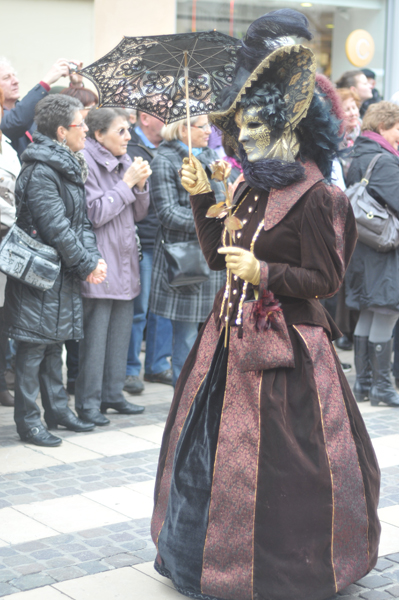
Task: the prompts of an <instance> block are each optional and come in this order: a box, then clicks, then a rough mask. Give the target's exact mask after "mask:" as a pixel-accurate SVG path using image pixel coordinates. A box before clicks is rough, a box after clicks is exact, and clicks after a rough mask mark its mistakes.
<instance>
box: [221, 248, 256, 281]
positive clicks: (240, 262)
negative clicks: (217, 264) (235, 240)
mask: <svg viewBox="0 0 399 600" xmlns="http://www.w3.org/2000/svg"><path fill="white" fill-rule="evenodd" d="M218 252H219V254H225V255H226V267H227V268H228V269H230V271H231V272H232V273H234V275H238V277H240V278H241V279H244V280H245V281H248V282H249V283H252V284H253V285H259V281H260V264H259V261H258V260H257V259H256V258H255V256H254V255H253V254H252V252H249V250H244V248H237V247H236V246H227V248H219V250H218Z"/></svg>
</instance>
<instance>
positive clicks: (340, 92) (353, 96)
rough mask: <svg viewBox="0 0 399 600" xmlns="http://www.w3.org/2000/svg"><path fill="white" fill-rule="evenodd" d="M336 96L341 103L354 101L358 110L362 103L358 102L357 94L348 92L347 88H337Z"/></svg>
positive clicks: (353, 91) (351, 91)
mask: <svg viewBox="0 0 399 600" xmlns="http://www.w3.org/2000/svg"><path fill="white" fill-rule="evenodd" d="M337 94H338V96H339V97H340V98H341V102H345V100H349V98H350V99H351V100H354V101H355V102H356V105H357V107H358V108H360V106H361V104H362V102H361V100H360V96H359V94H358V93H357V92H356V91H355V90H350V89H349V88H337Z"/></svg>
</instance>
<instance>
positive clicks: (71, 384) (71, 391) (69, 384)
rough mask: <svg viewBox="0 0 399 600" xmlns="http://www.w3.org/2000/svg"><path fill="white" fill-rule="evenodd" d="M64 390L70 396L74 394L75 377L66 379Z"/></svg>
mask: <svg viewBox="0 0 399 600" xmlns="http://www.w3.org/2000/svg"><path fill="white" fill-rule="evenodd" d="M66 391H67V392H68V394H69V395H70V396H74V395H75V379H68V381H67V385H66Z"/></svg>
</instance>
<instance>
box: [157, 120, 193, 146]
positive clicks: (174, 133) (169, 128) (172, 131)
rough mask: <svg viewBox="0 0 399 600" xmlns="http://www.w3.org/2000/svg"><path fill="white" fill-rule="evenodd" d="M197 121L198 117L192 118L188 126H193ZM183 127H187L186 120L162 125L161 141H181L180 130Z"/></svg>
mask: <svg viewBox="0 0 399 600" xmlns="http://www.w3.org/2000/svg"><path fill="white" fill-rule="evenodd" d="M201 116H202V115H201ZM198 119H199V116H198V117H192V118H191V119H190V124H191V125H195V124H196V122H197V121H198ZM185 126H186V127H187V119H182V120H181V121H175V122H174V123H170V124H169V125H164V126H163V127H162V129H161V136H162V139H164V140H165V141H166V142H171V141H172V140H181V134H182V129H183V127H185Z"/></svg>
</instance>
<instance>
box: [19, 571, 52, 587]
mask: <svg viewBox="0 0 399 600" xmlns="http://www.w3.org/2000/svg"><path fill="white" fill-rule="evenodd" d="M10 583H11V584H12V585H14V586H15V587H16V588H18V589H19V590H22V591H25V590H32V589H33V588H38V587H42V586H43V585H51V584H52V583H55V581H54V579H53V578H52V577H50V576H49V575H47V574H46V573H35V574H34V575H24V576H23V577H19V578H18V579H13V580H12V581H11V582H10Z"/></svg>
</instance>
